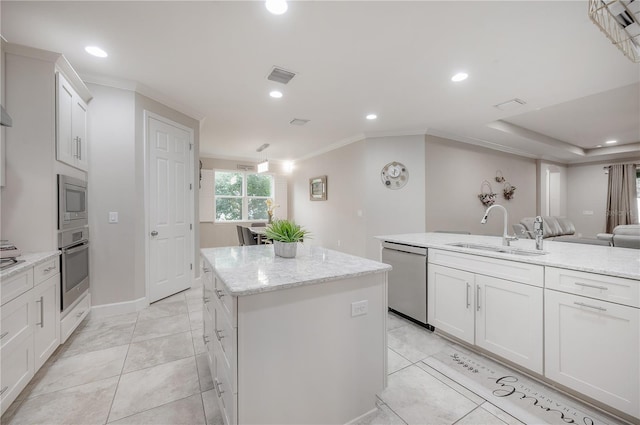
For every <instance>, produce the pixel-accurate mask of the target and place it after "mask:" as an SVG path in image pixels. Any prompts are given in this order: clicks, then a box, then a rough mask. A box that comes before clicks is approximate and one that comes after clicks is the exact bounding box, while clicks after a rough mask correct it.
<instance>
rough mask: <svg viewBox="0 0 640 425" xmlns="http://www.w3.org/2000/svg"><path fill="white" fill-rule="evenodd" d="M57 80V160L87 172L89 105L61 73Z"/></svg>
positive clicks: (57, 75)
mask: <svg viewBox="0 0 640 425" xmlns="http://www.w3.org/2000/svg"><path fill="white" fill-rule="evenodd" d="M56 79H57V91H56V159H57V160H58V161H61V162H64V163H65V164H68V165H71V166H72V167H76V168H79V169H81V170H83V171H87V170H88V168H89V157H88V155H87V105H86V103H84V101H83V100H82V98H81V97H80V95H79V94H78V93H76V91H75V90H74V88H73V86H71V84H69V82H68V81H67V80H66V79H65V78H64V76H63V75H62V74H61V73H59V72H58V73H56Z"/></svg>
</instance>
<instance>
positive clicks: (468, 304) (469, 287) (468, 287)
mask: <svg viewBox="0 0 640 425" xmlns="http://www.w3.org/2000/svg"><path fill="white" fill-rule="evenodd" d="M469 289H471V285H469V282H467V308H469V306H470V305H471V304H470V303H469Z"/></svg>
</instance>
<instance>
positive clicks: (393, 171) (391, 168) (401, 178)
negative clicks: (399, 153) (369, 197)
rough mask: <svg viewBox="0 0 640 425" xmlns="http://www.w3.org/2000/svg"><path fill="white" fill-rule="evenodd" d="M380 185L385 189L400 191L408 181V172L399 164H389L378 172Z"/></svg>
mask: <svg viewBox="0 0 640 425" xmlns="http://www.w3.org/2000/svg"><path fill="white" fill-rule="evenodd" d="M380 178H381V179H382V184H384V185H385V187H386V188H387V189H394V190H395V189H400V188H402V187H404V185H406V184H407V182H408V181H409V170H407V167H405V166H404V165H403V164H401V163H399V162H395V161H393V162H390V163H388V164H387V165H385V166H384V167H382V171H380Z"/></svg>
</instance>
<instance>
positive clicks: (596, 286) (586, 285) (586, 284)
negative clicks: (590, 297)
mask: <svg viewBox="0 0 640 425" xmlns="http://www.w3.org/2000/svg"><path fill="white" fill-rule="evenodd" d="M573 284H574V285H578V286H585V287H587V288H595V289H602V290H603V291H608V290H609V288H607V287H606V286H599V285H589V284H588V283H580V282H574V283H573Z"/></svg>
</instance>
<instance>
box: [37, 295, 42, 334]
mask: <svg viewBox="0 0 640 425" xmlns="http://www.w3.org/2000/svg"><path fill="white" fill-rule="evenodd" d="M36 302H37V303H40V323H36V326H38V325H40V328H44V297H43V296H40V299H39V300H36Z"/></svg>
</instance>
